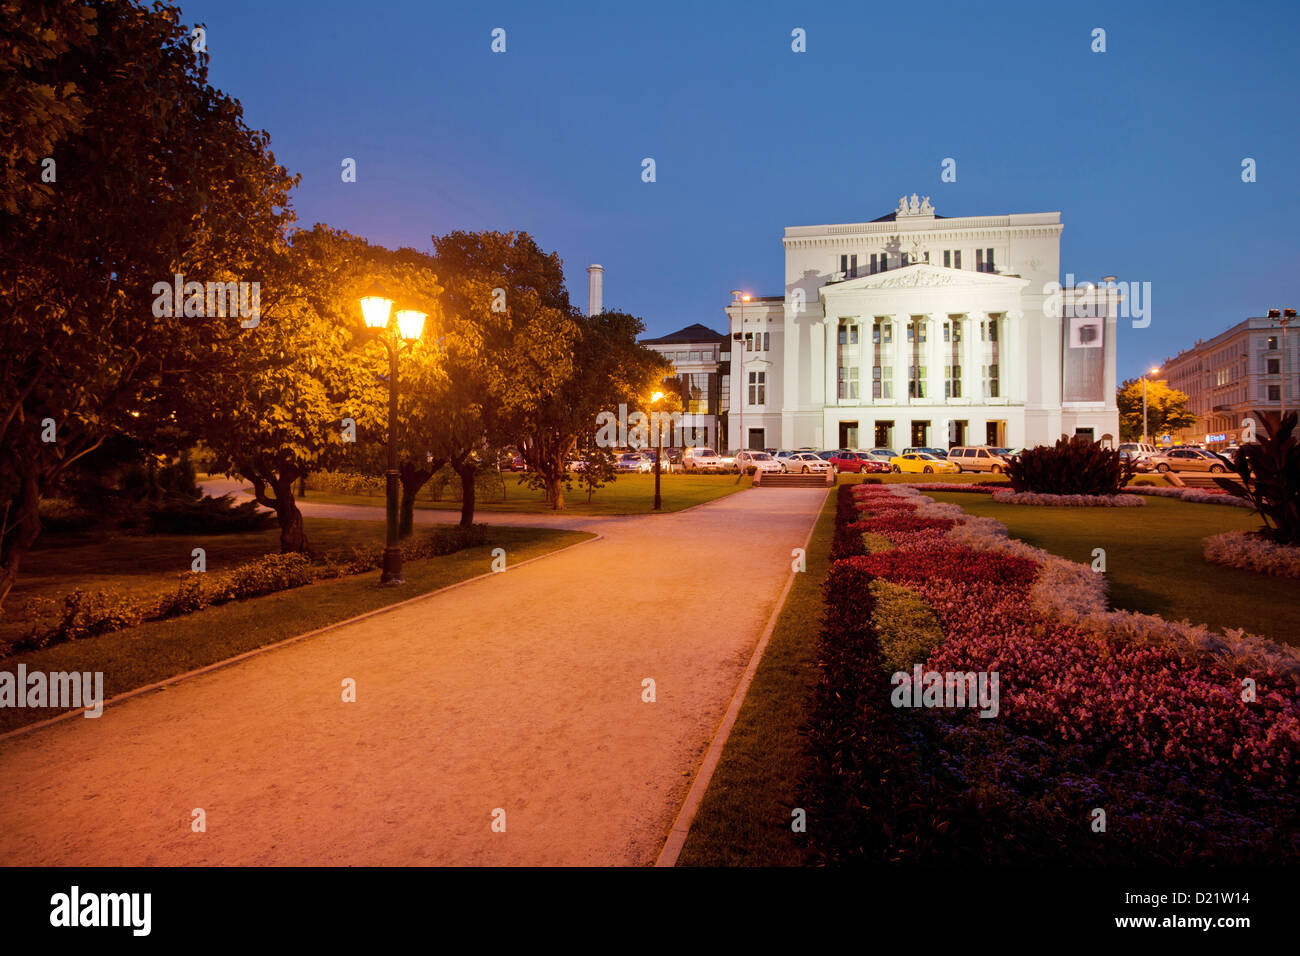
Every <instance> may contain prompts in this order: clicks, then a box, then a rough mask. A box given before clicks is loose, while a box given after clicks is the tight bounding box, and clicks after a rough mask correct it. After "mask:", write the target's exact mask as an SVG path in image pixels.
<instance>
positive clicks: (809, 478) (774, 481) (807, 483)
mask: <svg viewBox="0 0 1300 956" xmlns="http://www.w3.org/2000/svg"><path fill="white" fill-rule="evenodd" d="M833 484H835V476H834V475H829V474H827V475H818V474H813V473H809V474H806V475H801V474H793V475H786V474H781V475H778V474H766V475H762V476H761V477H760V476H759V475H755V476H754V487H755V488H826V487H828V486H830V485H833Z"/></svg>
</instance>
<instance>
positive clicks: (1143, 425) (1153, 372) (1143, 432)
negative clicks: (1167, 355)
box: [1142, 368, 1160, 445]
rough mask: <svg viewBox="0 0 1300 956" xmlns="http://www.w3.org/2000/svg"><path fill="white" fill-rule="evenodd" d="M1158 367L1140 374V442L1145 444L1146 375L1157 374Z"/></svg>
mask: <svg viewBox="0 0 1300 956" xmlns="http://www.w3.org/2000/svg"><path fill="white" fill-rule="evenodd" d="M1159 373H1160V369H1158V368H1153V369H1151V370H1150V371H1149V372H1145V373H1143V375H1142V444H1144V445H1145V444H1147V376H1148V375H1158V374H1159Z"/></svg>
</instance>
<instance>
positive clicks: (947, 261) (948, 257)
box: [943, 249, 952, 269]
mask: <svg viewBox="0 0 1300 956" xmlns="http://www.w3.org/2000/svg"><path fill="white" fill-rule="evenodd" d="M943 267H944V268H945V269H951V268H952V250H951V249H945V250H943Z"/></svg>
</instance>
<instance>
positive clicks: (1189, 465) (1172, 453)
mask: <svg viewBox="0 0 1300 956" xmlns="http://www.w3.org/2000/svg"><path fill="white" fill-rule="evenodd" d="M1151 463H1152V464H1153V465H1154V466H1155V469H1156V471H1159V472H1169V471H1208V472H1213V473H1215V474H1223V473H1224V472H1226V471H1227V470H1228V468H1229V466H1228V465H1227V464H1226V463H1225V462H1224V460H1223V459H1222V458H1220V457H1219V456H1218V455H1216V454H1215V453H1214V452H1212V451H1206V450H1205V449H1204V448H1170V449H1169V450H1168V451H1164V452H1159V453H1157V454H1155V455H1153V456H1152V457H1151Z"/></svg>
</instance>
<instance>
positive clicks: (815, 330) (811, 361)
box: [805, 320, 826, 406]
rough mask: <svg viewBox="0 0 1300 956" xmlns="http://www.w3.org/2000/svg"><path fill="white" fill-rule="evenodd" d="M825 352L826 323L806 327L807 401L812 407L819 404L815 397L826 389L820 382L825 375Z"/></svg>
mask: <svg viewBox="0 0 1300 956" xmlns="http://www.w3.org/2000/svg"><path fill="white" fill-rule="evenodd" d="M825 350H826V323H825V321H824V320H823V321H821V322H817V323H814V324H813V325H810V326H808V360H807V365H806V366H805V371H806V372H807V375H808V401H809V402H810V403H811V404H812V405H814V406H816V405H818V404H820V402H819V401H818V400H817V396H819V395H822V394H823V393H824V390H825V388H826V386H825V384H824V383H823V382H822V376H823V375H825V374H826V363H825V362H824V361H823V360H822V355H823V354H824V353H825Z"/></svg>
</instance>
